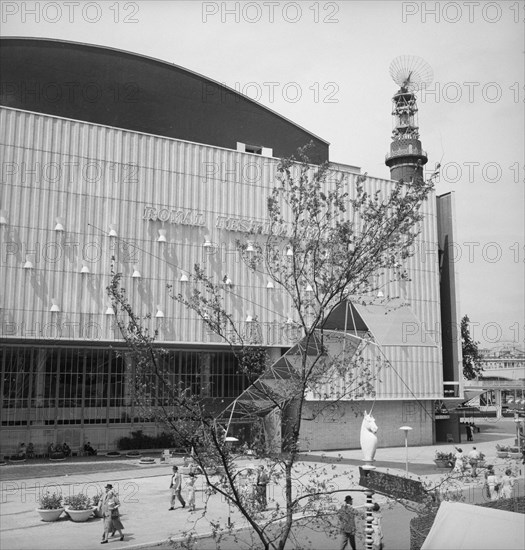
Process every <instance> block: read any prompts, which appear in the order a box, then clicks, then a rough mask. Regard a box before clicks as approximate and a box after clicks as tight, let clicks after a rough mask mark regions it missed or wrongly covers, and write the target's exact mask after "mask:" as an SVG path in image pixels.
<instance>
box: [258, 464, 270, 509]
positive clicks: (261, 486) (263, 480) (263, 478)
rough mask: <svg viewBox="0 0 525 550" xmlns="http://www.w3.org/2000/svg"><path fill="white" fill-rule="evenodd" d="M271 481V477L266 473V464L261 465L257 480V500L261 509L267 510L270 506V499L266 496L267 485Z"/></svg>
mask: <svg viewBox="0 0 525 550" xmlns="http://www.w3.org/2000/svg"><path fill="white" fill-rule="evenodd" d="M269 482H270V478H269V477H268V474H267V473H266V469H265V468H264V465H263V464H261V465H260V466H259V471H258V472H257V481H256V491H257V502H258V504H259V509H260V510H261V511H262V510H266V508H267V507H268V500H267V496H266V487H267V486H268V483H269Z"/></svg>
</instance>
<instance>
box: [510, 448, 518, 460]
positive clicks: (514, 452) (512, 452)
mask: <svg viewBox="0 0 525 550" xmlns="http://www.w3.org/2000/svg"><path fill="white" fill-rule="evenodd" d="M509 458H515V459H517V458H521V453H520V450H519V449H518V447H510V448H509Z"/></svg>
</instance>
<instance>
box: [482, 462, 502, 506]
mask: <svg viewBox="0 0 525 550" xmlns="http://www.w3.org/2000/svg"><path fill="white" fill-rule="evenodd" d="M485 484H486V486H487V493H488V497H489V498H490V500H492V501H495V500H498V498H499V483H498V477H497V476H496V474H495V473H494V466H492V464H489V465H488V466H487V471H486V472H485Z"/></svg>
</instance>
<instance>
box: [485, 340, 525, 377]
mask: <svg viewBox="0 0 525 550" xmlns="http://www.w3.org/2000/svg"><path fill="white" fill-rule="evenodd" d="M480 353H481V355H482V360H481V365H482V367H481V368H482V373H481V374H482V378H484V379H485V380H487V379H500V380H525V351H524V350H523V349H521V348H519V347H518V346H517V345H516V344H514V343H505V344H501V345H499V346H497V347H494V348H490V349H488V348H487V349H480Z"/></svg>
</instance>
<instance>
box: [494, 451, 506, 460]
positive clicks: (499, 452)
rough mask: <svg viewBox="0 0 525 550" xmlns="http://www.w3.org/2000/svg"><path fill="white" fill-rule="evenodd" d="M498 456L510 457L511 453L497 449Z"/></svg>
mask: <svg viewBox="0 0 525 550" xmlns="http://www.w3.org/2000/svg"><path fill="white" fill-rule="evenodd" d="M496 456H497V457H498V458H508V457H509V453H508V451H496Z"/></svg>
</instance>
